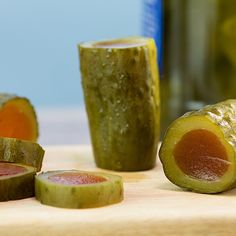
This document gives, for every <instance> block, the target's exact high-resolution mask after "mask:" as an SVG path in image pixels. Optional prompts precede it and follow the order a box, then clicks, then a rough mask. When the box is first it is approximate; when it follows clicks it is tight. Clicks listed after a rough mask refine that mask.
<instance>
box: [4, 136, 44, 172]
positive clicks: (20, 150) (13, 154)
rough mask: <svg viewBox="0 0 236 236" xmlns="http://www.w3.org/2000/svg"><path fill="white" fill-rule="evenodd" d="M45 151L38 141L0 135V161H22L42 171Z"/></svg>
mask: <svg viewBox="0 0 236 236" xmlns="http://www.w3.org/2000/svg"><path fill="white" fill-rule="evenodd" d="M44 152H45V151H44V150H43V148H42V147H41V146H40V145H39V144H38V143H33V142H30V141H24V140H19V139H15V138H5V137H4V138H2V137H0V162H14V163H21V164H24V165H27V166H33V167H35V168H36V169H37V171H40V170H41V167H42V161H43V156H44Z"/></svg>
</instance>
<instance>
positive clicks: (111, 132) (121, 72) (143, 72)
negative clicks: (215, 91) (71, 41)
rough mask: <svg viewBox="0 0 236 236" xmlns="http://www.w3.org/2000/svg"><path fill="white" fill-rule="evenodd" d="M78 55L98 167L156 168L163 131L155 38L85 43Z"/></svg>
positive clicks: (131, 38) (119, 168) (115, 168)
mask: <svg viewBox="0 0 236 236" xmlns="http://www.w3.org/2000/svg"><path fill="white" fill-rule="evenodd" d="M79 55H80V70H81V76H82V86H83V92H84V99H85V105H86V110H87V115H88V120H89V128H90V134H91V141H92V146H93V153H94V157H95V161H96V164H97V166H98V167H100V168H104V169H111V170H117V171H141V170H146V169H150V168H152V167H154V165H155V164H156V156H157V145H158V142H159V135H160V117H159V116H160V99H159V78H158V68H157V58H156V46H155V42H154V40H153V39H151V38H144V37H128V38H122V39H115V40H110V41H100V42H89V43H82V44H80V45H79Z"/></svg>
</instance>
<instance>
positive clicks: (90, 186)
mask: <svg viewBox="0 0 236 236" xmlns="http://www.w3.org/2000/svg"><path fill="white" fill-rule="evenodd" d="M35 196H36V199H37V200H39V201H40V202H41V203H42V204H45V205H50V206H55V207H61V208H91V207H101V206H105V205H109V204H114V203H118V202H120V201H122V200H123V182H122V179H121V177H120V176H117V175H111V174H105V173H95V172H85V171H78V170H67V171H62V170H61V171H49V172H46V173H42V174H39V175H37V176H36V178H35Z"/></svg>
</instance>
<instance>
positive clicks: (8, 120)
mask: <svg viewBox="0 0 236 236" xmlns="http://www.w3.org/2000/svg"><path fill="white" fill-rule="evenodd" d="M31 132H32V126H31V123H30V120H29V118H28V117H27V115H26V114H25V113H24V112H23V111H22V110H21V109H20V108H19V107H17V106H16V105H14V104H12V103H8V104H6V105H5V106H4V107H3V108H2V109H1V110H0V136H2V137H9V138H18V139H24V140H32V133H31Z"/></svg>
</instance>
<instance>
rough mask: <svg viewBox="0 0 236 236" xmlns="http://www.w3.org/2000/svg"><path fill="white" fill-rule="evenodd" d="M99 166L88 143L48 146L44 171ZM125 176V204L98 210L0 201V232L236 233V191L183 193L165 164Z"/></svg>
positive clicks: (88, 235) (12, 235)
mask: <svg viewBox="0 0 236 236" xmlns="http://www.w3.org/2000/svg"><path fill="white" fill-rule="evenodd" d="M53 169H82V170H96V171H104V170H101V169H97V168H96V167H95V165H94V162H93V157H92V151H91V148H90V147H89V146H64V147H63V146H60V147H59V146H58V147H46V156H45V160H44V164H43V170H44V171H46V170H53ZM116 173H117V174H120V175H122V176H123V177H124V182H125V186H124V187H125V199H124V201H123V202H122V203H119V204H115V205H111V206H107V207H102V208H95V209H83V210H80V209H78V210H77V209H76V210H71V209H60V208H54V207H49V206H44V205H41V204H40V203H39V202H38V201H36V200H35V199H34V198H30V199H25V200H19V201H10V202H2V203H0V235H1V236H16V235H17V236H21V235H22V236H23V235H24V236H27V235H29V236H31V235H32V236H33V235H34V236H38V235H43V236H49V235H50V236H52V235H57V236H65V235H70V236H75V235H76V236H77V235H80V236H92V235H101V236H108V235H112V236H118V235H119V236H121V235H127V236H129V235H135V236H139V235H142V236H146V235H147V236H150V235H161V236H162V235H168V236H169V235H170V236H171V235H227V236H228V235H229V236H230V235H236V224H235V222H236V207H235V206H236V191H235V190H232V191H229V192H226V193H224V194H218V195H204V194H196V193H191V192H185V191H183V190H181V189H179V188H178V187H176V186H174V185H172V184H171V183H170V182H169V181H168V180H167V179H166V178H165V176H164V174H163V172H162V168H161V164H160V163H157V166H156V168H155V169H153V170H151V171H144V172H133V173H118V172H116Z"/></svg>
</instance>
